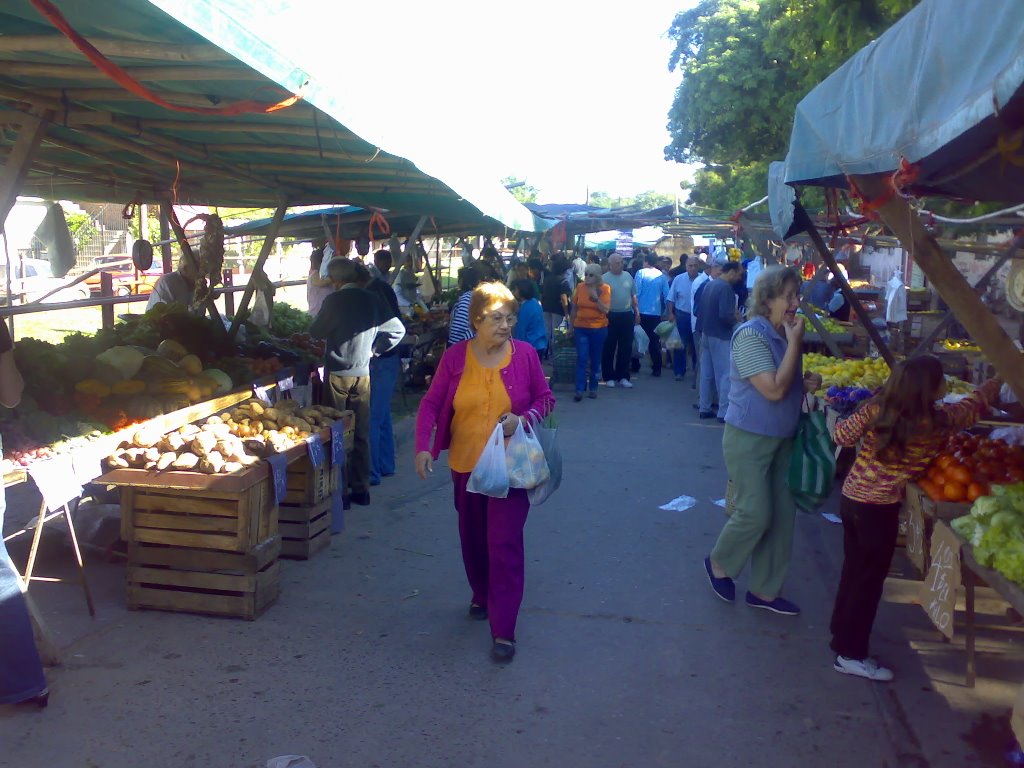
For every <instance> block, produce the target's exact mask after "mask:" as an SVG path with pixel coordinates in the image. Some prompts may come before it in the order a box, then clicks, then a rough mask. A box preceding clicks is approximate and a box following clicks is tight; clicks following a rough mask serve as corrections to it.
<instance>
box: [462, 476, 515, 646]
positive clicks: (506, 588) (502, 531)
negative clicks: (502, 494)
mask: <svg viewBox="0 0 1024 768" xmlns="http://www.w3.org/2000/svg"><path fill="white" fill-rule="evenodd" d="M452 480H453V481H454V482H455V510H456V511H457V512H458V513H459V538H460V539H461V540H462V562H463V564H464V565H465V566H466V577H467V578H468V579H469V586H470V588H471V589H472V590H473V598H472V601H473V602H474V603H476V604H477V605H482V606H485V607H486V608H487V615H488V617H489V618H490V622H491V637H501V638H504V639H506V640H515V639H516V618H517V617H518V616H519V606H520V605H521V604H522V602H523V585H524V583H525V578H524V573H525V563H524V555H523V527H524V526H525V525H526V516H527V515H528V514H529V513H530V502H529V500H528V499H527V498H526V491H524V490H523V489H522V488H512V489H510V490H509V492H508V497H507V498H504V499H495V498H493V497H491V496H484V495H482V494H479V493H470V492H469V491H467V490H466V483H468V482H469V473H468V472H452Z"/></svg>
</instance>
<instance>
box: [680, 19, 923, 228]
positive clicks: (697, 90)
mask: <svg viewBox="0 0 1024 768" xmlns="http://www.w3.org/2000/svg"><path fill="white" fill-rule="evenodd" d="M916 4H917V0H701V2H700V3H698V4H697V5H696V6H695V7H694V8H692V9H690V10H688V11H684V12H682V13H679V14H678V15H677V16H676V18H675V20H674V21H673V23H672V26H671V28H670V29H669V32H668V34H669V36H670V37H671V38H672V39H673V40H675V43H676V46H675V49H674V51H673V53H672V56H671V58H670V60H669V68H670V69H674V70H678V71H679V72H680V74H681V75H682V83H681V84H680V86H679V88H678V89H677V91H676V96H675V100H674V102H673V104H672V107H671V109H670V111H669V123H668V128H669V134H670V136H671V143H670V144H669V145H668V146H667V147H666V148H665V157H666V159H668V160H676V161H677V162H688V163H694V162H696V163H703V164H704V168H703V169H702V170H700V171H698V172H697V174H696V178H695V180H694V183H693V184H692V185H691V187H690V190H689V191H690V201H691V203H692V204H693V205H698V206H703V207H706V208H713V209H717V210H723V211H732V210H735V209H736V208H739V207H741V206H743V205H745V204H747V203H750V202H753V201H755V200H758V199H759V198H761V197H763V196H764V194H765V192H766V191H767V170H768V163H769V162H771V161H772V160H781V159H782V158H783V157H784V156H785V153H786V149H787V147H788V144H789V134H790V129H791V127H792V124H793V113H794V111H795V109H796V105H797V103H798V102H799V101H800V99H802V98H803V97H804V96H805V95H806V94H807V93H808V92H809V91H810V90H811V89H813V88H814V87H815V86H816V85H817V84H818V83H819V82H821V81H822V80H823V79H824V78H825V77H827V76H828V75H829V73H831V72H832V71H833V70H835V69H836V68H837V67H839V66H840V65H841V64H842V63H843V62H844V61H846V60H847V59H848V58H849V57H850V56H851V55H853V54H854V53H856V52H857V51H858V50H859V49H860V48H862V47H863V46H864V45H866V44H867V43H868V42H870V41H871V40H872V39H873V38H875V37H877V36H878V35H879V34H881V33H882V32H884V31H885V30H886V29H887V28H888V27H889V26H891V25H892V24H893V23H894V22H895V21H897V20H898V19H899V18H900V17H901V16H903V14H905V13H906V12H907V11H909V10H910V9H911V8H913V7H914V5H916ZM836 98H841V95H839V94H837V96H836Z"/></svg>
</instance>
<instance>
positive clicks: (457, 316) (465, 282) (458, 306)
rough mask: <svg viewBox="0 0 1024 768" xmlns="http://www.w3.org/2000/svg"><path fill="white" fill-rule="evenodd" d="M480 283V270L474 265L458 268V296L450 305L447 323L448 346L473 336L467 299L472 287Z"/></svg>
mask: <svg viewBox="0 0 1024 768" xmlns="http://www.w3.org/2000/svg"><path fill="white" fill-rule="evenodd" d="M479 283H480V272H479V271H477V269H476V268H475V267H462V268H461V269H460V270H459V276H458V284H459V297H458V298H457V299H455V304H454V306H452V313H451V320H450V321H449V323H448V346H449V347H450V346H451V345H452V344H458V343H459V342H460V341H467V340H469V339H471V338H473V335H474V333H475V331H474V330H473V326H472V325H471V324H470V322H469V300H470V299H471V298H472V297H473V289H474V288H476V287H477V285H479Z"/></svg>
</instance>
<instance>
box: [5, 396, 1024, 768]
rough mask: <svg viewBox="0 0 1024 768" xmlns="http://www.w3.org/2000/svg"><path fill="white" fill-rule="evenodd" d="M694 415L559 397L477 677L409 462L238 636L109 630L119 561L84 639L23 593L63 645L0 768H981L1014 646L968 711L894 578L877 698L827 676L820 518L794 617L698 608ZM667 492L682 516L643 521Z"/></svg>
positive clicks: (107, 572) (114, 621) (445, 534)
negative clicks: (520, 544) (497, 635)
mask: <svg viewBox="0 0 1024 768" xmlns="http://www.w3.org/2000/svg"><path fill="white" fill-rule="evenodd" d="M693 394H694V393H693V390H691V388H690V382H689V380H687V381H686V382H685V383H677V382H674V381H673V380H672V377H671V376H668V377H666V378H661V379H652V378H650V377H648V376H643V377H641V378H640V379H639V381H638V382H637V387H636V388H635V389H634V390H632V391H624V390H606V389H603V388H602V390H601V394H600V397H599V398H598V399H597V400H596V401H590V400H584V401H583V402H582V403H579V404H576V403H573V402H572V400H571V396H570V395H571V393H570V392H567V391H566V390H565V389H564V388H562V389H560V390H558V391H557V395H558V397H559V408H558V416H559V419H560V423H561V430H560V439H561V444H562V447H563V450H564V453H565V455H566V462H565V481H564V483H563V486H562V489H561V490H560V491H559V492H558V493H557V494H556V495H555V496H554V497H553V498H552V499H551V500H550V501H549V502H548V503H547V504H546V505H544V506H542V507H539V508H537V509H535V510H534V511H533V512H532V513H531V517H530V520H529V523H528V525H527V569H528V570H527V590H526V598H525V602H524V605H523V611H522V615H521V619H520V625H519V653H518V655H517V657H516V660H515V662H514V663H513V664H511V665H510V666H508V667H504V668H498V667H495V666H494V665H493V664H492V663H491V662H490V661H489V660H488V655H487V654H488V650H489V638H488V631H487V625H486V623H477V622H471V621H468V620H467V619H466V618H465V616H464V614H465V609H466V604H467V601H468V597H469V595H468V590H467V587H466V585H465V578H464V574H463V571H462V565H461V561H460V557H459V547H458V538H457V531H456V525H455V516H454V512H453V510H452V502H451V488H450V478H449V477H448V475H447V473H446V471H445V470H444V468H443V467H438V471H436V472H435V473H434V475H433V476H432V478H431V479H430V480H429V481H427V482H420V481H418V480H417V479H416V478H415V477H413V476H412V473H411V470H410V465H411V446H409V445H408V444H406V445H404V446H403V463H402V466H401V470H400V474H399V476H398V477H396V478H392V479H390V480H387V481H386V484H385V485H384V486H382V487H381V488H380V489H375V490H374V493H373V496H374V503H373V505H372V506H371V507H369V508H356V509H354V510H353V511H352V512H351V513H350V515H349V517H348V527H347V530H346V532H345V533H344V534H343V535H342V536H341V537H336V539H335V541H334V544H333V546H332V548H331V549H330V550H329V551H328V552H326V553H324V554H323V555H321V556H319V557H317V558H316V559H314V560H312V561H310V562H308V563H292V562H287V563H285V565H284V576H283V592H282V596H281V598H280V600H279V602H278V603H277V604H276V605H275V606H274V607H272V608H271V609H270V610H269V612H268V613H266V614H265V615H264V616H263V617H262V618H260V619H259V620H258V621H256V622H253V623H247V622H242V621H233V620H221V619H213V618H204V617H198V616H187V615H177V614H169V613H159V612H127V611H125V610H124V609H123V596H122V589H123V587H122V584H123V566H120V565H110V564H105V563H102V562H100V561H98V559H96V558H94V573H95V574H96V577H95V578H96V582H97V584H98V587H97V590H98V591H99V592H101V595H100V616H99V618H98V619H97V621H96V622H94V623H91V622H89V621H88V620H87V619H83V618H82V616H81V614H83V613H84V607H83V606H82V605H81V598H80V595H78V594H77V593H76V591H75V590H74V588H71V587H63V588H59V587H43V588H40V601H41V602H42V603H43V604H44V608H46V609H47V611H48V612H49V613H50V614H51V615H52V616H53V617H54V621H55V623H56V624H58V628H59V629H60V630H61V631H62V633H63V636H65V637H68V636H71V637H75V638H77V639H76V640H75V641H74V643H73V645H72V646H71V647H70V649H69V653H68V659H67V663H66V664H65V666H64V667H62V668H60V669H57V670H50V672H49V677H50V680H51V688H52V699H51V701H52V703H51V705H50V707H49V709H48V710H46V711H45V712H42V713H30V712H16V713H12V712H11V711H10V710H9V709H8V710H7V711H2V710H0V765H2V766H8V765H9V766H31V767H34V766H46V767H47V768H65V767H67V768H137V767H138V766H158V767H162V766H167V767H168V768H235V767H237V766H263V765H264V764H265V762H266V760H267V759H268V758H270V757H273V756H276V755H283V754H299V755H308V756H309V757H310V758H311V759H312V760H313V761H314V762H315V763H316V765H317V766H320V768H332V767H334V766H338V767H340V766H387V767H390V766H487V767H488V768H521V767H524V766H525V767H529V766H568V767H571V768H575V767H577V766H579V767H580V768H584V767H585V768H620V767H622V766H629V767H633V766H635V767H637V768H646V767H647V766H697V767H703V766H708V768H711V767H712V766H715V767H716V768H717V767H720V766H748V765H757V766H762V767H763V768H776V767H778V768H784V767H785V768H788V767H789V766H795V765H807V766H844V767H845V766H850V767H851V768H852V767H853V766H856V767H857V768H862V767H864V766H925V765H931V766H946V765H949V766H965V765H981V764H991V765H999V763H998V762H993V758H992V755H993V754H998V747H1001V746H1002V744H1001V738H1002V736H1003V734H1002V733H1000V732H998V730H992V729H991V728H990V729H989V731H986V728H989V727H990V726H993V723H994V721H990V720H987V719H985V718H987V717H988V716H989V715H991V714H997V715H999V714H1004V711H1005V709H1006V706H1007V702H1009V701H1011V700H1012V696H1013V694H1012V688H1011V687H1010V685H1011V684H1010V683H1005V684H1003V683H996V682H993V681H992V680H991V679H989V678H992V677H995V678H999V677H1002V678H1003V679H1006V680H1018V679H1019V672H1020V670H1021V668H1022V666H1021V655H1020V653H1019V652H1016V651H1013V650H1012V649H1010V650H1007V649H1008V648H1009V646H1008V645H1007V643H1006V640H1007V639H1010V640H1012V638H1013V636H1014V631H1013V630H1012V629H1005V630H1002V631H1001V632H1002V634H1000V635H997V636H994V637H993V638H992V640H991V643H989V647H991V648H994V649H995V650H998V652H999V657H1000V661H995V660H991V659H988V660H984V661H983V662H982V667H981V669H980V673H981V675H982V681H981V682H980V683H979V687H978V688H977V689H976V690H975V691H973V692H970V691H967V690H966V689H964V688H962V686H961V684H960V683H961V681H962V668H961V667H960V666H959V665H960V664H961V663H962V657H961V656H960V652H959V650H958V649H957V647H956V646H949V645H944V644H941V643H938V642H936V641H935V637H936V636H935V633H932V632H929V631H928V629H927V625H926V623H925V621H924V619H923V614H922V612H921V611H920V609H919V608H917V607H916V606H914V605H912V604H911V601H912V598H913V590H914V582H911V581H907V580H900V579H897V580H893V581H891V582H890V585H889V589H888V592H887V602H886V603H885V604H884V605H883V607H882V610H881V613H880V618H879V625H880V629H879V631H878V632H877V634H876V638H877V642H876V644H875V650H876V652H878V653H879V654H880V655H881V656H882V657H883V658H884V659H885V660H887V661H888V662H890V663H892V664H893V665H894V666H895V667H896V669H897V672H898V675H899V678H898V680H897V682H896V683H895V684H894V685H892V686H889V687H879V686H872V685H871V684H870V683H867V682H865V681H861V680H856V679H852V678H845V677H842V676H840V675H837V674H836V673H834V672H833V671H832V670H831V656H830V654H829V651H828V648H827V624H828V615H829V610H830V608H831V599H832V595H833V590H834V584H835V579H836V572H837V568H838V564H839V563H838V556H839V551H840V542H841V530H840V529H839V527H838V526H831V525H829V524H827V523H825V522H824V521H823V520H821V519H820V518H817V517H813V518H812V517H801V519H800V521H799V525H798V531H797V538H796V547H795V554H794V567H793V570H792V573H791V576H790V579H789V582H788V586H787V590H786V593H787V595H788V596H790V597H791V598H793V599H795V600H796V601H797V602H798V603H800V604H801V605H802V606H803V608H804V614H803V616H801V617H799V618H796V619H794V618H787V617H779V616H774V615H768V614H765V613H763V612H756V611H752V610H749V609H747V608H746V607H745V606H744V605H742V600H741V602H740V604H737V605H726V604H723V603H721V602H720V601H718V600H717V599H716V598H715V597H714V596H713V595H712V594H711V592H710V590H709V588H708V585H707V583H706V581H705V577H704V574H703V569H702V563H701V561H702V558H703V557H704V555H705V554H706V552H707V551H708V549H709V547H710V546H711V544H712V542H713V541H714V537H715V536H716V535H717V533H718V531H719V529H720V527H721V525H722V522H723V515H722V510H721V509H720V508H719V507H717V506H715V505H714V504H713V503H712V500H713V499H717V498H720V497H721V496H722V493H723V489H724V484H725V474H724V469H723V467H722V466H721V458H720V457H721V451H720V441H721V427H720V426H718V424H717V423H714V422H713V423H711V424H708V423H706V422H699V421H698V420H697V419H696V415H695V411H693V410H692V408H691V402H692V401H693ZM402 432H403V434H405V435H408V433H409V429H408V425H406V426H405V427H404V428H403V429H402ZM681 495H687V496H692V497H694V499H696V503H695V505H694V506H693V507H692V508H691V509H688V510H686V511H666V510H661V509H659V508H658V507H659V505H662V504H665V503H666V502H669V501H670V500H672V499H674V498H676V497H679V496H681ZM743 584H744V582H743V581H742V580H741V582H740V587H741V589H742V588H743ZM34 589H35V588H34ZM58 590H59V591H58ZM740 594H741V595H742V592H741V593H740ZM1000 641H1001V643H1002V644H1001V645H998V646H994V645H993V644H995V643H999V642H1000ZM961 642H962V641H961ZM910 643H913V644H914V647H913V648H912V647H911V645H910ZM982 645H983V649H985V647H986V644H985V643H983V644H982ZM1011 662H1012V663H1011ZM997 664H1009V667H1007V668H1004V667H1002V666H997ZM1007 669H1009V670H1011V671H1007ZM968 732H973V735H972V737H971V738H972V739H973V740H974V743H976V744H980V745H981V746H982V747H984V748H986V749H988V750H989V754H988V757H987V758H986V759H985V760H983V759H982V758H981V757H979V756H978V755H977V754H976V752H975V750H974V747H973V746H972V743H971V742H969V741H968V740H965V738H964V734H967V733H968ZM993 745H995V746H994V747H993ZM993 750H995V751H993Z"/></svg>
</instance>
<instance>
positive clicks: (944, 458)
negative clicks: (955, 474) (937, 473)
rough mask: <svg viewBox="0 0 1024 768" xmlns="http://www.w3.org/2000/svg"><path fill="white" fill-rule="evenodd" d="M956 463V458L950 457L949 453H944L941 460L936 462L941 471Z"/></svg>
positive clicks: (938, 459)
mask: <svg viewBox="0 0 1024 768" xmlns="http://www.w3.org/2000/svg"><path fill="white" fill-rule="evenodd" d="M955 462H956V459H955V458H953V457H952V456H950V455H949V454H948V453H943V454H941V455H940V456H939V458H937V459H936V460H935V466H937V467H938V468H939V469H945V468H946V467H948V466H949V465H950V464H953V463H955Z"/></svg>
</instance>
